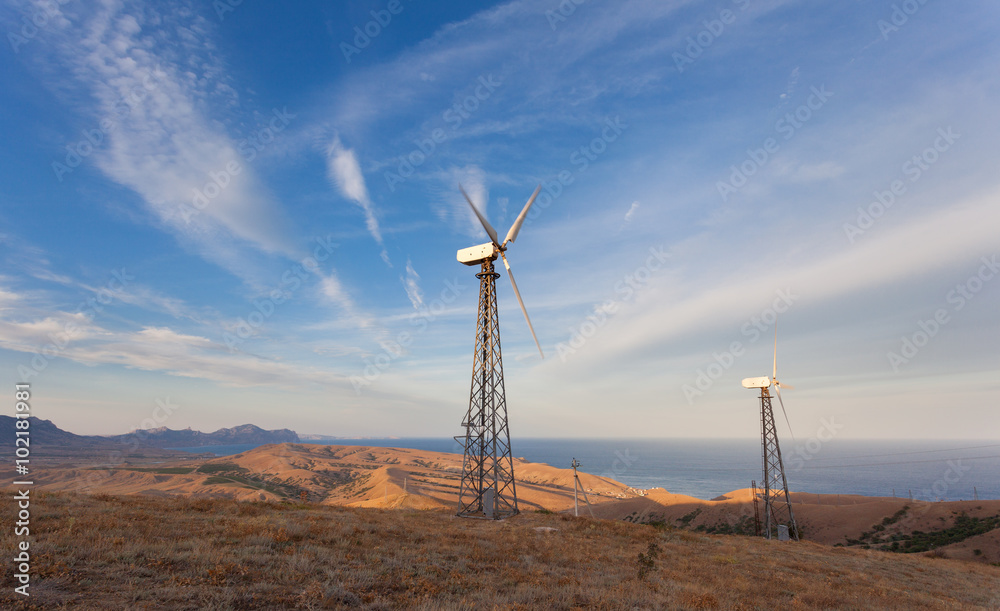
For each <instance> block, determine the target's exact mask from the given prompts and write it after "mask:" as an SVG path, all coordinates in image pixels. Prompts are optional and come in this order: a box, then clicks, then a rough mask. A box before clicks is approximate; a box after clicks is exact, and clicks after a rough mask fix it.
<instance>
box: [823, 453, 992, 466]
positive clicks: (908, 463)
mask: <svg viewBox="0 0 1000 611" xmlns="http://www.w3.org/2000/svg"><path fill="white" fill-rule="evenodd" d="M987 458H1000V454H997V455H994V456H971V457H969V456H964V457H963V456H960V457H957V458H956V457H951V458H935V459H934V460H907V461H903V462H879V463H869V464H867V465H819V466H816V467H813V466H811V465H806V466H805V467H803V469H853V468H854V467H884V466H889V465H918V464H921V463H940V462H944V461H947V460H985V459H987Z"/></svg>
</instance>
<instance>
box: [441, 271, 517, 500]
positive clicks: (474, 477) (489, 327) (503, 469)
mask: <svg viewBox="0 0 1000 611" xmlns="http://www.w3.org/2000/svg"><path fill="white" fill-rule="evenodd" d="M476 277H477V278H479V310H478V312H479V313H478V322H477V324H476V350H475V353H474V355H473V359H472V392H471V394H470V396H469V411H468V413H467V414H466V416H465V422H463V423H462V426H464V427H465V436H464V437H456V438H455V439H456V440H457V441H459V442H460V443H461V444H462V446H463V447H464V449H465V458H464V459H463V460H462V483H461V487H460V491H459V497H458V515H460V516H463V517H470V518H472V517H475V518H492V519H501V518H506V517H509V516H513V515H516V514H517V513H518V509H517V487H516V486H515V484H514V461H513V459H512V458H511V454H510V430H509V429H508V428H507V400H506V397H505V394H504V386H503V355H502V354H501V351H500V321H499V320H498V318H497V294H496V279H497V278H499V277H500V274H498V273H496V272H495V271H493V260H492V259H484V260H483V262H482V271H481V272H480V273H478V274H476Z"/></svg>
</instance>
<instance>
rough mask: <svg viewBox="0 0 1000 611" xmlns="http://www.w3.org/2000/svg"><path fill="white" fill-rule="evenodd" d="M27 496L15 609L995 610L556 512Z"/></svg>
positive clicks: (861, 563) (991, 574) (867, 562)
mask: <svg viewBox="0 0 1000 611" xmlns="http://www.w3.org/2000/svg"><path fill="white" fill-rule="evenodd" d="M11 496H12V495H10V494H5V495H4V496H3V499H4V500H3V501H2V503H0V505H2V507H0V515H3V516H11V515H15V513H14V512H15V509H14V504H13V502H12V501H11ZM32 509H33V513H32V534H33V537H32V547H31V550H32V571H31V572H32V575H33V579H32V586H31V592H32V596H31V598H30V599H29V600H28V601H24V600H22V599H23V597H21V596H18V595H16V594H14V593H13V580H12V577H11V573H12V570H11V568H12V564H11V563H10V562H5V563H4V564H3V566H4V569H3V570H4V580H3V581H4V585H5V587H4V589H3V591H2V593H0V607H2V608H4V609H8V608H26V609H192V610H193V609H281V608H287V609H340V608H344V609H347V608H359V609H428V610H430V609H470V610H471V609H578V608H579V609H775V608H780V609H872V608H878V609H907V610H909V609H996V608H1000V568H997V567H993V566H988V565H979V564H972V563H966V562H960V561H952V560H942V559H934V558H928V557H925V556H923V555H917V554H907V555H901V554H890V553H886V552H880V551H874V550H872V551H866V550H859V549H844V548H830V547H827V546H821V545H817V544H814V543H808V542H803V543H798V544H793V543H778V542H768V541H763V540H760V539H753V538H748V537H742V536H725V535H706V534H699V533H693V532H689V531H683V530H670V529H666V528H657V527H653V526H648V525H640V524H629V523H626V522H620V521H607V520H591V519H587V518H582V517H581V518H573V517H569V516H564V515H558V514H550V513H525V514H522V515H521V516H518V517H515V518H513V519H510V520H507V521H504V522H488V521H477V520H465V519H460V518H455V517H453V516H452V515H450V514H449V513H446V512H441V511H417V510H407V509H399V510H381V509H352V508H345V507H330V506H314V505H301V504H291V503H249V502H236V501H231V500H209V499H188V498H183V497H181V498H178V497H169V498H153V497H142V496H122V497H113V496H106V495H101V496H93V497H92V496H86V495H77V494H70V493H40V494H39V496H38V497H37V498H35V499H34V502H33V504H32ZM13 545H14V538H13V534H12V529H11V528H7V527H4V528H3V531H2V535H0V548H2V549H3V550H5V553H6V552H7V551H9V550H12V549H13Z"/></svg>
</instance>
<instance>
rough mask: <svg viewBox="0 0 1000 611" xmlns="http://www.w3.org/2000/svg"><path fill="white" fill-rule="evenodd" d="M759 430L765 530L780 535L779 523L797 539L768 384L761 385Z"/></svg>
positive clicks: (764, 533) (768, 535)
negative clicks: (763, 386)
mask: <svg viewBox="0 0 1000 611" xmlns="http://www.w3.org/2000/svg"><path fill="white" fill-rule="evenodd" d="M760 431H761V442H762V443H761V454H762V459H763V471H764V493H763V494H764V497H763V501H764V525H763V529H762V531H763V532H762V534H763V535H764V536H765V537H766V538H768V539H771V538H773V537H778V535H779V532H780V527H782V526H784V527H786V528H787V529H788V536H789V537H791V538H792V539H794V540H796V541H798V540H799V528H798V526H797V525H796V524H795V514H794V513H793V512H792V502H791V501H790V500H789V498H788V480H787V479H786V478H785V465H784V463H783V462H782V460H781V446H780V445H778V431H777V429H776V428H775V425H774V410H772V409H771V394H770V393H769V392H768V390H767V388H761V389H760ZM778 538H780V537H778Z"/></svg>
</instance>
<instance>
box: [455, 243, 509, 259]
mask: <svg viewBox="0 0 1000 611" xmlns="http://www.w3.org/2000/svg"><path fill="white" fill-rule="evenodd" d="M499 256H500V250H499V249H498V248H497V246H496V244H494V243H493V242H487V243H486V244H480V245H479V246H470V247H469V248H463V249H462V250H460V251H458V262H459V263H464V264H465V265H479V264H480V263H482V262H483V261H484V260H485V259H492V260H494V261H495V260H496V258H497V257H499Z"/></svg>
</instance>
